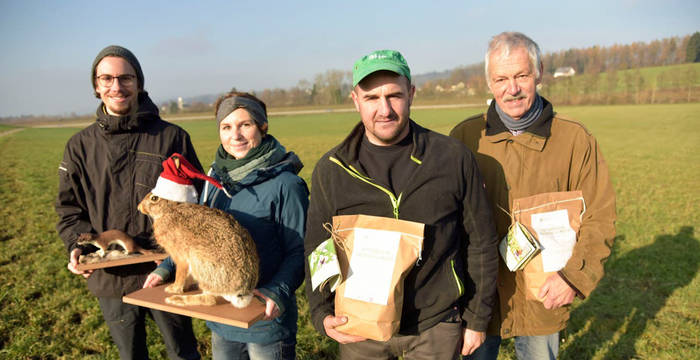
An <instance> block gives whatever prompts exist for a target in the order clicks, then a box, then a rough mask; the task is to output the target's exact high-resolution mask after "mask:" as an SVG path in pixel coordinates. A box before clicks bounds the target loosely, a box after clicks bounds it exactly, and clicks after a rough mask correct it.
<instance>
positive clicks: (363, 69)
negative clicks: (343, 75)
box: [352, 50, 411, 87]
mask: <svg viewBox="0 0 700 360" xmlns="http://www.w3.org/2000/svg"><path fill="white" fill-rule="evenodd" d="M380 70H388V71H391V72H395V73H397V74H399V75H403V76H405V77H406V78H408V81H411V69H409V68H408V63H406V59H404V58H403V55H401V53H400V52H398V51H396V50H377V51H375V52H373V53H371V54H369V55H365V56H363V57H362V58H361V59H360V60H357V61H356V62H355V66H353V67H352V87H355V86H357V84H358V83H359V82H360V81H362V79H364V78H365V77H367V75H369V74H371V73H373V72H375V71H380Z"/></svg>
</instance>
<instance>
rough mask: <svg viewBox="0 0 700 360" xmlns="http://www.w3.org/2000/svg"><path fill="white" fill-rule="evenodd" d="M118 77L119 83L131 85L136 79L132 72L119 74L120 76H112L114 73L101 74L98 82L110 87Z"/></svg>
mask: <svg viewBox="0 0 700 360" xmlns="http://www.w3.org/2000/svg"><path fill="white" fill-rule="evenodd" d="M115 79H118V80H119V84H121V85H122V86H131V85H133V84H134V81H136V75H132V74H124V75H119V76H112V75H106V74H105V75H100V76H97V83H98V84H100V86H104V87H110V86H112V84H114V80H115Z"/></svg>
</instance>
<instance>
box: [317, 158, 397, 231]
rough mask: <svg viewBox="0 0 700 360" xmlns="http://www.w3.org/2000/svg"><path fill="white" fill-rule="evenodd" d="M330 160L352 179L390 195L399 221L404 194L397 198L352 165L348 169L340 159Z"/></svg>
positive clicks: (393, 210)
mask: <svg viewBox="0 0 700 360" xmlns="http://www.w3.org/2000/svg"><path fill="white" fill-rule="evenodd" d="M330 160H331V161H332V162H334V163H336V164H337V165H338V166H340V167H341V168H343V170H345V171H346V172H347V173H348V174H350V175H351V176H352V177H354V178H356V179H359V180H362V181H364V182H366V183H368V184H370V185H372V186H374V187H376V188H377V189H379V190H381V191H383V192H384V193H386V194H387V195H389V200H390V201H391V207H392V212H393V213H394V218H395V219H398V218H399V204H400V203H401V195H403V193H401V194H399V197H398V198H397V197H396V196H395V195H394V193H392V192H391V191H389V190H388V189H386V188H385V187H383V186H381V185H378V184H376V183H374V182H372V179H371V178H368V177H366V176H364V175H362V174H360V172H359V171H357V169H355V168H354V167H352V165H348V167H346V166H345V165H343V164H342V163H341V162H340V160H338V159H336V158H334V157H332V156H331V157H330Z"/></svg>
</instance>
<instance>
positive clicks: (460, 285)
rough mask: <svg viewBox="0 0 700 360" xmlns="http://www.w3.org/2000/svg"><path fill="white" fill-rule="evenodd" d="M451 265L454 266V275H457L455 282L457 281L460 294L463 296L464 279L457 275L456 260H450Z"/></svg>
mask: <svg viewBox="0 0 700 360" xmlns="http://www.w3.org/2000/svg"><path fill="white" fill-rule="evenodd" d="M450 265H451V266H452V275H453V276H454V277H455V282H456V283H457V291H459V296H462V295H464V285H463V284H462V280H461V279H460V278H459V276H458V275H457V271H455V261H454V260H450Z"/></svg>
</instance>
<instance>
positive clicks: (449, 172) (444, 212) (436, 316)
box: [304, 121, 498, 334]
mask: <svg viewBox="0 0 700 360" xmlns="http://www.w3.org/2000/svg"><path fill="white" fill-rule="evenodd" d="M410 126H411V127H412V134H413V149H412V152H411V160H413V161H414V162H416V163H418V164H419V166H418V168H417V170H415V171H414V172H413V174H412V175H411V176H410V177H409V179H408V181H407V183H408V185H407V186H406V188H405V190H404V191H403V192H402V194H399V195H395V194H393V193H392V192H391V191H390V190H388V189H386V188H383V187H381V186H380V185H378V184H376V183H374V182H373V181H372V179H370V178H368V177H367V176H366V175H365V174H362V173H360V171H361V170H360V169H362V167H361V166H360V164H359V163H358V150H359V146H360V145H361V143H362V137H363V136H364V127H363V125H362V123H360V124H358V125H357V126H356V127H355V128H354V129H353V131H352V132H351V133H350V135H349V136H348V137H347V138H346V139H345V140H344V141H343V142H342V143H341V144H340V145H338V146H336V147H335V148H333V149H331V150H330V151H329V152H328V153H326V154H325V155H324V156H323V157H321V159H320V160H319V162H318V164H317V165H316V168H315V169H314V172H313V175H312V185H311V200H310V204H309V213H308V216H307V225H306V237H305V244H304V249H305V255H306V256H307V258H308V255H309V254H310V253H311V252H312V251H313V250H314V249H315V248H316V246H318V245H319V244H320V243H321V242H323V241H324V240H325V239H328V238H329V234H328V233H327V232H326V230H325V229H324V228H323V226H322V225H323V224H324V223H326V222H328V223H331V222H332V217H333V216H335V215H350V214H365V215H375V216H385V217H395V218H398V219H402V220H409V221H416V222H421V223H424V224H425V225H426V226H425V240H424V243H423V253H422V259H421V260H419V262H418V264H416V266H414V267H413V268H412V269H411V271H410V272H409V274H408V276H407V277H406V279H405V280H404V289H405V290H404V302H403V313H402V316H401V327H400V330H399V333H401V334H416V333H419V332H421V331H423V330H426V329H428V328H430V327H432V326H433V325H435V324H437V323H438V322H440V321H441V320H443V319H444V318H445V317H446V316H447V315H448V314H449V312H450V309H451V308H452V307H453V306H454V305H455V304H458V305H460V307H461V309H462V311H463V312H462V319H463V320H464V321H466V326H467V327H468V328H470V329H473V330H478V331H485V330H486V327H487V324H488V321H489V318H490V316H491V308H492V306H493V303H494V296H495V291H496V274H497V272H498V252H497V238H496V232H495V228H494V225H493V219H492V218H491V209H490V206H489V203H488V199H487V198H486V192H485V189H484V184H483V181H482V179H481V175H480V174H479V171H478V169H477V166H476V162H475V160H474V156H473V155H472V153H471V152H470V151H469V150H468V149H467V148H466V147H465V146H464V145H463V144H461V143H459V142H457V141H454V139H451V138H449V137H447V136H444V135H441V134H438V133H435V132H433V131H430V130H428V129H425V128H423V127H421V126H419V125H418V124H416V123H415V122H413V121H411V122H410ZM306 293H307V296H308V299H309V308H310V312H311V317H312V322H313V324H314V326H315V327H316V329H317V330H318V331H320V332H321V333H325V331H324V328H323V319H324V318H325V317H326V316H327V315H332V314H333V313H334V310H333V307H334V303H333V296H334V294H333V293H329V292H328V288H327V287H325V288H324V289H323V290H322V292H319V291H318V290H317V291H311V281H310V278H309V269H308V262H307V263H306Z"/></svg>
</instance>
